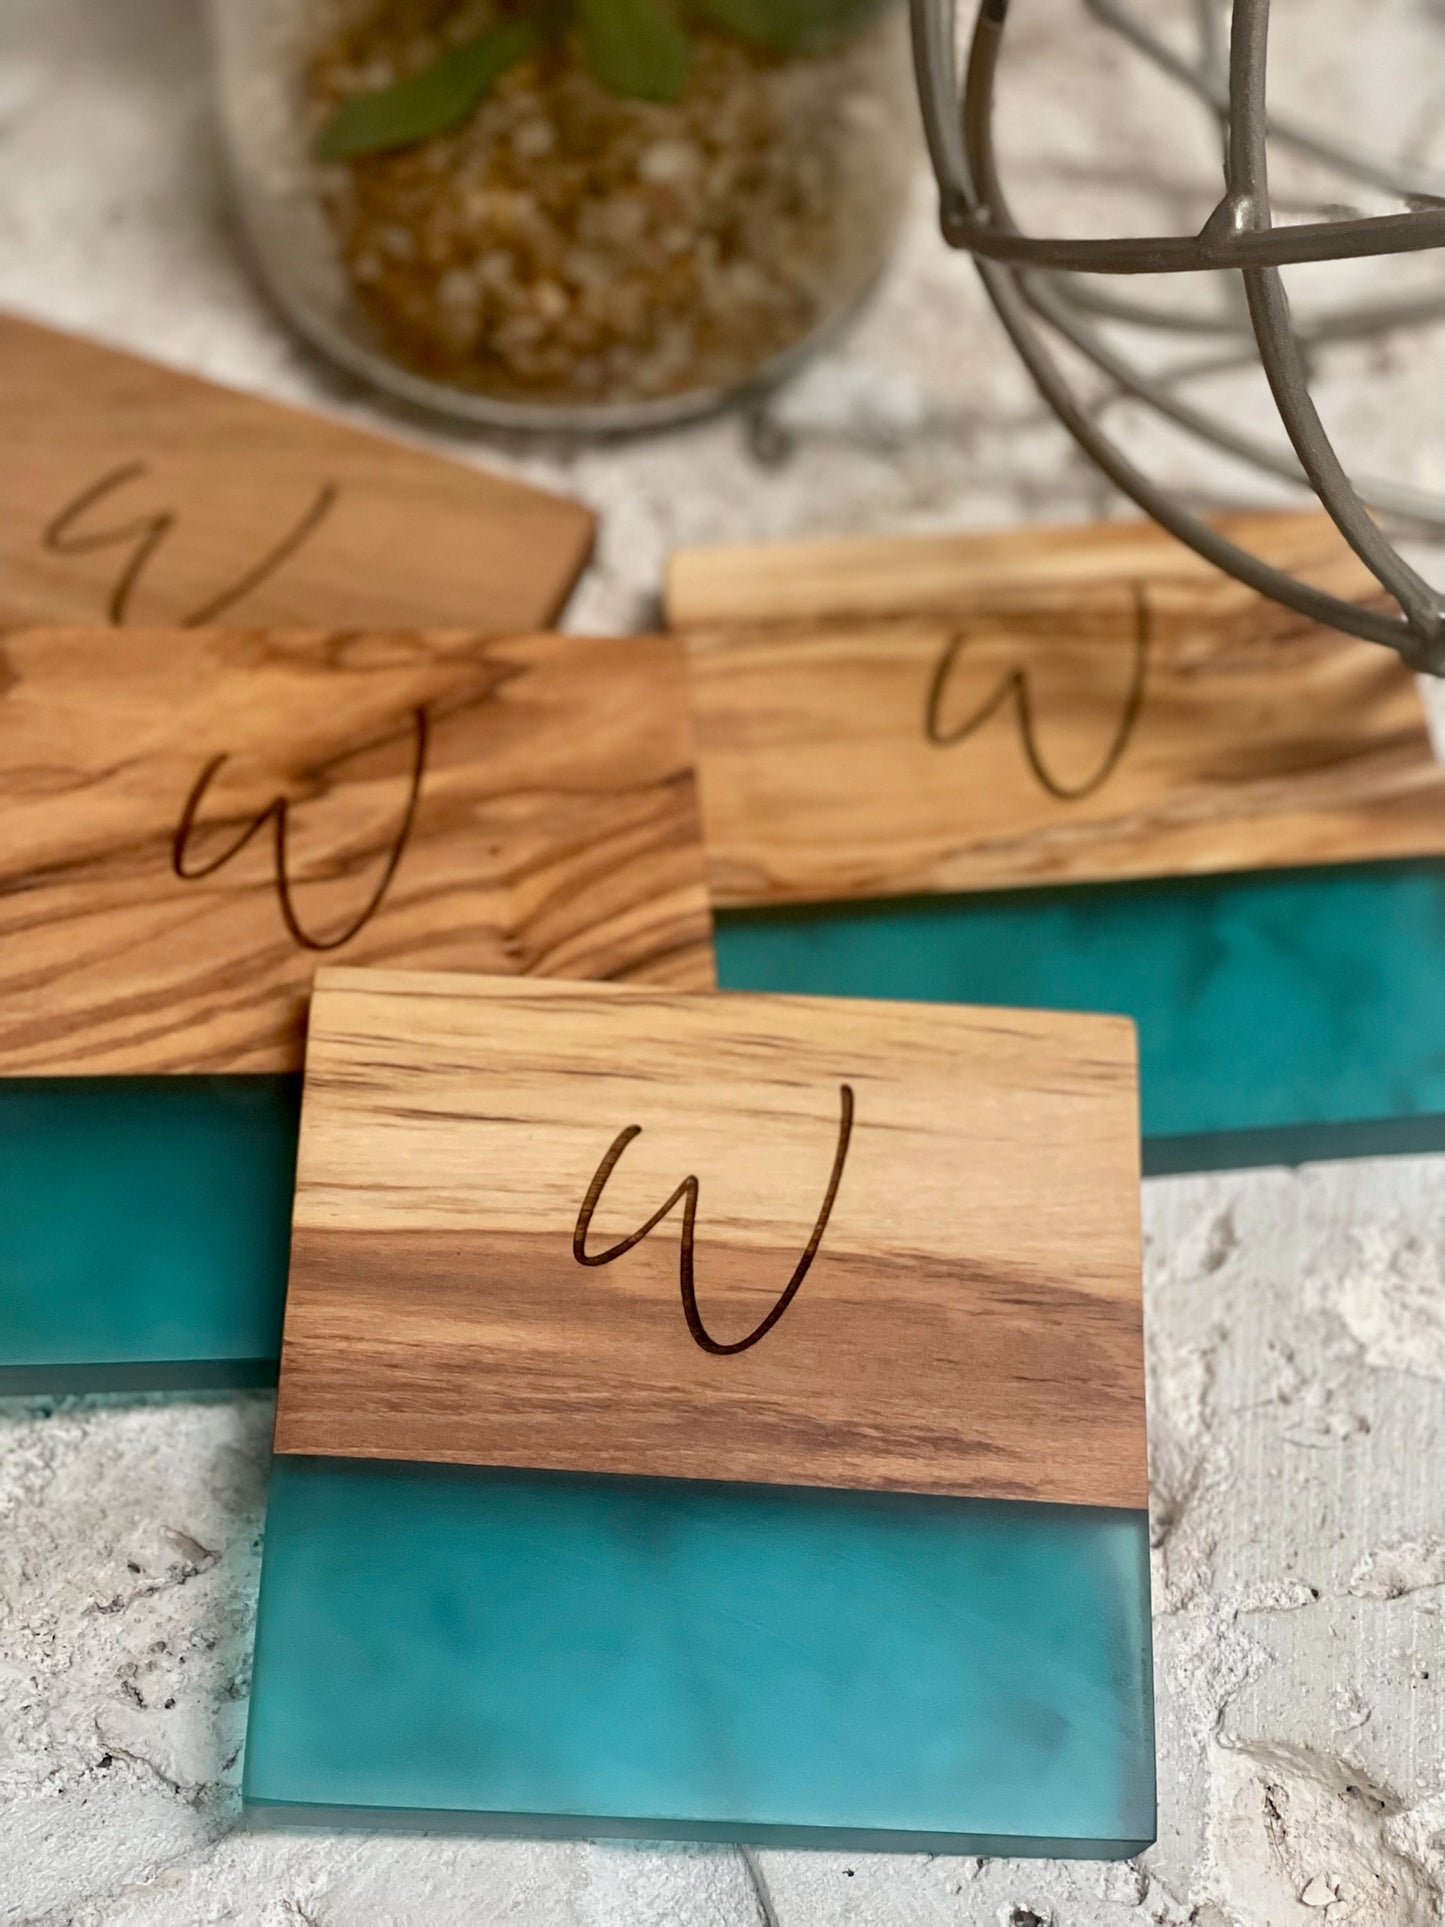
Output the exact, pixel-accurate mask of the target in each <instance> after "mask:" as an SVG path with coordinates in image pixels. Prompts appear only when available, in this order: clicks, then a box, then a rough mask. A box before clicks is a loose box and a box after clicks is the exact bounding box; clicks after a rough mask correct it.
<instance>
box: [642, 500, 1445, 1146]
mask: <svg viewBox="0 0 1445 1927" xmlns="http://www.w3.org/2000/svg"><path fill="white" fill-rule="evenodd" d="M1231 533H1233V534H1234V535H1235V536H1236V537H1237V538H1239V539H1241V540H1243V541H1244V542H1245V543H1246V544H1247V545H1250V546H1254V547H1256V548H1257V549H1259V550H1260V551H1261V552H1263V553H1266V554H1269V555H1271V556H1272V557H1274V558H1275V559H1277V560H1279V561H1280V562H1282V563H1284V564H1286V565H1287V566H1289V567H1290V568H1292V569H1294V570H1296V571H1297V572H1299V573H1301V574H1303V575H1305V576H1307V577H1308V578H1310V579H1312V580H1314V581H1315V582H1317V583H1320V584H1321V585H1323V586H1327V587H1329V588H1331V589H1333V590H1335V591H1336V592H1338V593H1342V594H1360V595H1364V594H1365V593H1366V591H1367V588H1368V587H1370V586H1372V585H1371V584H1370V581H1369V578H1368V576H1367V575H1366V573H1365V572H1364V570H1363V569H1362V568H1361V566H1360V564H1359V563H1358V562H1357V561H1356V560H1355V558H1354V557H1353V556H1352V555H1351V554H1350V553H1349V551H1348V550H1346V549H1345V548H1344V546H1343V544H1342V543H1341V542H1340V540H1339V538H1338V536H1337V535H1336V534H1335V532H1334V530H1333V528H1332V526H1331V525H1330V524H1329V523H1328V521H1327V520H1326V519H1325V518H1324V517H1322V516H1320V515H1317V514H1313V515H1307V516H1241V517H1236V518H1233V521H1232V524H1231ZM669 614H670V617H671V619H672V621H673V623H674V625H675V626H677V627H679V628H681V629H683V630H684V631H685V632H686V640H687V642H688V646H689V650H690V656H691V662H692V670H693V681H694V691H695V698H696V703H697V715H698V735H699V750H698V753H699V781H700V786H701V794H702V804H703V815H704V825H705V833H706V836H707V841H708V851H709V863H710V871H711V877H712V886H713V894H714V900H715V902H716V903H717V905H718V906H719V907H720V908H721V909H723V910H725V911H727V912H729V913H730V914H728V915H726V916H725V917H724V918H723V919H722V922H721V925H720V930H719V953H718V954H719V972H720V976H721V979H722V981H723V982H724V983H725V984H727V985H730V986H733V987H737V988H750V989H774V990H789V991H827V992H835V993H846V994H870V995H883V996H898V997H908V998H940V999H945V1000H949V1001H954V1000H964V1001H970V1002H982V1003H992V1002H1008V1003H1026V1004H1029V1005H1031V1006H1042V1007H1046V1008H1062V1009H1092V1010H1116V1011H1120V1012H1125V1013H1128V1014H1129V1015H1131V1016H1133V1017H1134V1018H1135V1019H1136V1021H1137V1022H1138V1025H1139V1030H1140V1051H1141V1076H1142V1084H1143V1094H1144V1130H1145V1138H1146V1145H1145V1165H1146V1169H1153V1170H1168V1169H1189V1168H1196V1167H1200V1166H1208V1165H1215V1164H1223V1163H1236V1162H1240V1163H1250V1162H1259V1161H1274V1160H1277V1159H1296V1158H1301V1157H1306V1156H1330V1155H1340V1154H1342V1153H1350V1152H1356V1151H1379V1150H1392V1149H1398V1150H1406V1149H1420V1148H1426V1147H1432V1146H1438V1145H1441V1144H1445V1006H1442V1004H1441V1001H1440V999H1439V997H1438V996H1437V994H1436V988H1435V987H1436V983H1437V981H1438V977H1439V971H1440V967H1441V964H1442V962H1445V866H1442V863H1441V858H1442V855H1445V771H1442V770H1441V768H1440V766H1439V764H1438V762H1437V760H1436V757H1435V755H1434V752H1433V750H1432V747H1431V742H1430V737H1429V733H1428V730H1427V727H1426V721H1425V715H1424V711H1423V708H1422V705H1421V700H1420V695H1419V691H1418V689H1417V687H1416V684H1415V682H1414V679H1413V677H1412V676H1411V675H1410V674H1409V672H1408V671H1407V670H1406V669H1405V668H1404V666H1403V665H1402V664H1401V663H1400V662H1399V661H1398V659H1396V658H1395V657H1393V656H1392V655H1390V654H1389V653H1388V652H1386V651H1384V650H1381V649H1378V648H1375V647H1374V646H1373V645H1370V644H1367V643H1360V642H1354V641H1350V640H1347V639H1345V638H1343V637H1341V636H1339V635H1338V634H1336V633H1334V632H1333V631H1328V630H1325V629H1322V628H1320V627H1318V626H1316V625H1312V624H1309V623H1307V622H1305V621H1303V620H1302V619H1300V618H1299V617H1297V616H1295V615H1293V614H1291V613H1290V612H1288V611H1286V610H1283V609H1280V608H1279V607H1277V606H1276V605H1274V604H1272V603H1269V602H1266V601H1264V600H1262V599H1261V598H1259V597H1257V596H1254V595H1253V594H1251V593H1250V592H1249V591H1247V590H1245V589H1243V588H1242V587H1241V586H1240V585H1239V584H1237V583H1234V582H1232V581H1230V580H1228V579H1226V578H1224V577H1222V576H1220V575H1218V574H1217V573H1216V572H1214V571H1212V570H1210V569H1209V567H1208V565H1207V564H1205V563H1203V562H1202V561H1201V560H1200V559H1199V558H1198V557H1197V556H1195V555H1194V554H1193V553H1192V552H1190V551H1188V550H1185V549H1184V548H1182V547H1181V546H1180V545H1179V544H1178V543H1176V542H1174V541H1173V539H1172V538H1171V537H1169V536H1167V535H1165V534H1164V533H1163V532H1162V531H1161V530H1157V529H1152V528H1150V527H1148V526H1146V525H1141V524H1138V523H1121V524H1099V525H1093V526H1089V527H1081V528H1073V529H1038V530H1034V529H1021V530H1015V531H1011V532H1008V533H1005V534H999V535H992V536H919V537H901V538H887V539H876V540H868V539H857V540H847V541H835V542H826V541H820V542H812V543H808V542H801V543H787V544H775V545H771V546H766V547H761V548H754V549H747V550H719V551H695V552H692V553H689V554H684V555H681V556H679V557H677V558H676V559H675V561H674V564H673V570H672V580H671V586H670V597H669Z"/></svg>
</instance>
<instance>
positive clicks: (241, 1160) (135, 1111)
mask: <svg viewBox="0 0 1445 1927" xmlns="http://www.w3.org/2000/svg"><path fill="white" fill-rule="evenodd" d="M300 1086H301V1080H300V1078H299V1077H286V1076H275V1077H107V1078H44V1079H29V1078H16V1079H0V1173H3V1182H0V1195H3V1201H4V1202H3V1209H0V1392H12V1393H14V1392H28V1391H44V1392H66V1391H87V1390H105V1389H112V1388H113V1389H116V1390H137V1389H168V1388H179V1389H183V1390H198V1389H202V1388H204V1387H207V1386H217V1385H252V1384H264V1383H268V1382H272V1381H274V1379H275V1376H276V1359H277V1354H278V1352H279V1349H280V1340H281V1313H282V1307H283V1305H284V1302H285V1294H286V1264H287V1252H288V1246H289V1242H290V1235H291V1193H292V1187H293V1183H294V1180H295V1173H296V1137H297V1128H298V1124H299V1120H300V1110H301V1089H300Z"/></svg>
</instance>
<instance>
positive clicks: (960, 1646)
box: [245, 1457, 1154, 1857]
mask: <svg viewBox="0 0 1445 1927" xmlns="http://www.w3.org/2000/svg"><path fill="white" fill-rule="evenodd" d="M1153 1740H1154V1736H1153V1708H1152V1695H1151V1683H1150V1645H1149V1571H1148V1535H1147V1525H1146V1517H1145V1515H1144V1514H1143V1513H1142V1512H1140V1513H1134V1512H1114V1511H1105V1510H1099V1511H1094V1510H1089V1509H1085V1508H1073V1507H1060V1506H1045V1505H1027V1504H1021V1503H1010V1504H1002V1503H994V1502H989V1501H982V1500H965V1499H938V1498H915V1497H909V1496H906V1495H900V1494H882V1493H843V1492H833V1491H819V1490H809V1489H798V1488H790V1487H773V1486H737V1485H731V1486H729V1485H715V1484H710V1483H706V1482H702V1483H691V1482H682V1481H674V1480H661V1479H621V1478H603V1477H583V1476H576V1477H571V1476H564V1475H558V1474H543V1473H526V1472H486V1471H472V1470H470V1469H465V1470H463V1469H457V1468H441V1467H435V1466H394V1465H380V1464H375V1463H371V1462H365V1461H355V1460H349V1461H341V1460H334V1459H305V1458H291V1457H288V1458H281V1459H278V1460H277V1461H276V1464H275V1466H274V1468H273V1473H272V1481H271V1492H270V1501H269V1507H268V1513H267V1522H266V1548H265V1561H264V1567H263V1572H262V1580H261V1600H260V1615H259V1621H258V1627H257V1638H256V1663H255V1674H254V1681H253V1686H252V1694H251V1712H250V1725H249V1730H248V1735H247V1742H246V1770H245V1799H246V1804H247V1810H248V1813H249V1815H250V1817H251V1819H252V1820H253V1822H259V1823H272V1824H275V1823H282V1824H294V1823H302V1824H317V1825H328V1826H332V1825H337V1824H347V1823H355V1824H360V1825H365V1826H369V1827H375V1826H378V1825H394V1826H413V1827H419V1828H427V1829H437V1828H456V1829H467V1830H478V1831H489V1832H500V1833H527V1834H549V1835H583V1836H585V1835H593V1834H621V1835H633V1836H643V1837H650V1838H683V1839H693V1840H697V1839H714V1840H750V1841H776V1842H780V1843H788V1844H797V1845H836V1846H849V1847H858V1848H869V1847H878V1848H904V1849H918V1850H929V1851H938V1852H955V1853H984V1852H988V1853H1007V1854H1048V1855H1057V1854H1074V1855H1081V1856H1090V1857H1094V1856H1097V1857H1113V1856H1120V1855H1127V1854H1133V1853H1137V1852H1139V1851H1140V1850H1141V1849H1142V1848H1143V1847H1145V1846H1146V1845H1147V1844H1148V1843H1149V1842H1150V1841H1151V1840H1152V1839H1153V1837H1154V1743H1153Z"/></svg>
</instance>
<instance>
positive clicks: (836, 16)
mask: <svg viewBox="0 0 1445 1927" xmlns="http://www.w3.org/2000/svg"><path fill="white" fill-rule="evenodd" d="M693 4H694V6H695V7H696V9H697V11H698V12H699V13H700V14H701V15H702V17H703V18H704V19H705V20H707V21H709V22H710V23H711V24H712V25H713V26H714V27H720V28H721V29H722V31H723V32H724V33H730V34H733V35H735V36H736V38H737V39H739V40H751V41H753V42H755V43H756V44H757V45H758V46H760V47H770V48H772V49H773V50H774V51H775V52H777V53H794V52H796V51H797V49H798V48H800V47H809V46H813V45H816V44H817V43H818V42H820V41H827V40H840V39H842V38H843V36H844V35H845V34H850V33H852V32H853V31H854V30H855V29H856V28H858V27H861V26H862V25H863V24H864V22H865V21H867V20H868V19H870V18H871V17H872V16H873V15H874V14H875V13H878V12H880V11H881V10H882V7H883V6H884V5H885V4H886V0H693Z"/></svg>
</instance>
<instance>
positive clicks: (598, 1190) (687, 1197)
mask: <svg viewBox="0 0 1445 1927" xmlns="http://www.w3.org/2000/svg"><path fill="white" fill-rule="evenodd" d="M839 1094H840V1097H841V1099H842V1116H841V1118H840V1119H839V1123H838V1149H837V1151H836V1152H835V1153H834V1157H833V1171H832V1175H831V1177H830V1178H829V1179H828V1189H827V1192H826V1193H825V1195H824V1198H823V1208H822V1209H821V1211H819V1213H818V1217H817V1222H816V1223H815V1224H814V1226H813V1232H812V1236H811V1237H810V1238H809V1239H808V1243H807V1246H806V1247H805V1249H804V1251H803V1255H802V1257H801V1258H800V1259H799V1260H798V1262H797V1264H796V1265H795V1266H794V1267H793V1275H792V1277H791V1278H790V1279H789V1280H788V1284H787V1289H786V1290H785V1291H784V1292H783V1295H782V1296H781V1297H780V1298H779V1300H778V1302H777V1304H775V1305H774V1306H773V1309H772V1310H771V1311H770V1312H769V1313H768V1315H767V1317H766V1318H765V1319H764V1320H763V1322H762V1323H761V1324H760V1325H758V1326H757V1327H756V1328H755V1329H754V1330H753V1331H751V1332H749V1334H748V1336H747V1337H746V1338H740V1339H739V1340H738V1341H737V1343H736V1344H734V1345H720V1344H719V1343H718V1341H717V1340H716V1339H715V1338H714V1337H712V1335H711V1334H710V1333H709V1331H708V1330H707V1327H706V1326H705V1325H704V1324H703V1322H702V1315H701V1313H700V1312H699V1311H698V1308H697V1285H696V1281H695V1278H694V1274H693V1243H694V1239H695V1236H696V1231H697V1198H698V1181H697V1179H696V1178H695V1177H687V1178H684V1179H683V1181H682V1183H681V1184H680V1185H679V1186H678V1187H677V1189H676V1190H675V1191H674V1192H673V1194H672V1196H671V1197H670V1198H669V1199H668V1200H667V1202H666V1203H665V1204H662V1205H659V1206H658V1208H657V1210H656V1211H654V1212H653V1214H652V1216H651V1217H650V1218H649V1219H648V1220H647V1223H646V1224H645V1225H643V1226H641V1228H640V1229H639V1230H637V1231H634V1232H633V1234H632V1236H631V1237H630V1238H624V1239H622V1241H621V1242H620V1243H619V1244H615V1245H610V1246H609V1247H608V1249H607V1250H606V1251H598V1252H593V1253H591V1254H589V1253H588V1250H587V1233H588V1232H589V1231H590V1230H591V1228H592V1218H593V1214H594V1213H595V1212H596V1210H597V1206H598V1204H599V1203H600V1202H601V1199H602V1193H603V1191H604V1190H605V1189H606V1187H607V1180H608V1179H609V1178H610V1177H611V1176H612V1173H613V1172H614V1171H615V1170H616V1169H617V1164H618V1160H619V1159H620V1158H621V1156H622V1153H623V1152H624V1151H625V1150H626V1149H627V1147H628V1145H629V1144H631V1142H632V1140H633V1139H634V1138H635V1137H640V1136H641V1135H642V1126H641V1125H640V1124H629V1125H628V1127H627V1129H626V1130H625V1131H619V1132H618V1134H617V1136H616V1137H615V1138H614V1139H613V1141H612V1146H611V1149H610V1150H609V1151H608V1153H607V1155H606V1157H604V1158H603V1160H602V1162H601V1164H599V1165H598V1167H597V1174H596V1176H595V1177H594V1178H593V1180H592V1182H591V1184H589V1185H588V1187H587V1195H586V1197H585V1198H584V1199H583V1200H582V1209H581V1210H580V1211H579V1212H578V1213H577V1227H576V1229H575V1230H574V1231H573V1233H572V1256H573V1257H574V1258H575V1259H576V1260H577V1262H578V1264H579V1265H610V1264H611V1263H612V1261H613V1259H614V1258H620V1257H622V1255H623V1254H624V1252H628V1251H631V1250H632V1249H633V1247H634V1246H635V1245H640V1244H641V1243H642V1241H643V1239H644V1238H646V1237H648V1236H649V1235H650V1234H651V1233H652V1232H654V1231H656V1229H657V1227H658V1226H659V1225H660V1224H661V1223H662V1221H663V1219H664V1218H665V1217H666V1216H667V1214H668V1213H669V1212H670V1211H671V1210H672V1209H673V1208H674V1207H675V1206H676V1205H677V1204H678V1203H679V1202H681V1204H682V1247H681V1250H680V1252H679V1255H678V1268H679V1271H680V1273H681V1281H682V1311H683V1316H684V1317H685V1318H686V1320H687V1328H688V1330H689V1331H690V1332H691V1333H692V1335H693V1338H694V1339H695V1340H696V1342H697V1343H698V1344H699V1345H700V1346H701V1347H702V1349H703V1350H704V1351H705V1352H713V1353H715V1354H716V1355H717V1356H718V1357H719V1358H728V1357H731V1356H732V1354H733V1353H735V1352H745V1351H747V1349H748V1348H749V1346H751V1345H756V1344H757V1343H758V1341H759V1339H762V1338H766V1337H767V1335H768V1333H769V1332H770V1331H771V1330H772V1329H773V1327H774V1325H776V1324H777V1322H778V1320H779V1319H780V1318H781V1317H782V1315H783V1313H784V1312H785V1311H786V1310H787V1309H788V1307H789V1305H791V1304H792V1302H793V1300H794V1299H795V1298H796V1297H797V1295H798V1289H799V1287H800V1286H801V1284H802V1282H803V1280H804V1279H805V1278H806V1277H807V1275H808V1273H809V1271H810V1270H811V1268H812V1264H813V1260H814V1259H815V1258H816V1257H817V1255H818V1247H819V1246H820V1245H821V1244H822V1242H823V1233H824V1232H825V1231H826V1230H827V1228H828V1220H829V1218H831V1217H832V1215H833V1204H834V1201H835V1200H836V1198H837V1196H838V1186H839V1183H840V1182H841V1180H842V1177H843V1165H844V1163H845V1161H846V1159H847V1156H848V1142H849V1139H850V1138H851V1137H852V1135H853V1091H852V1088H851V1086H849V1085H847V1084H843V1085H841V1086H840V1087H839Z"/></svg>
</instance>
